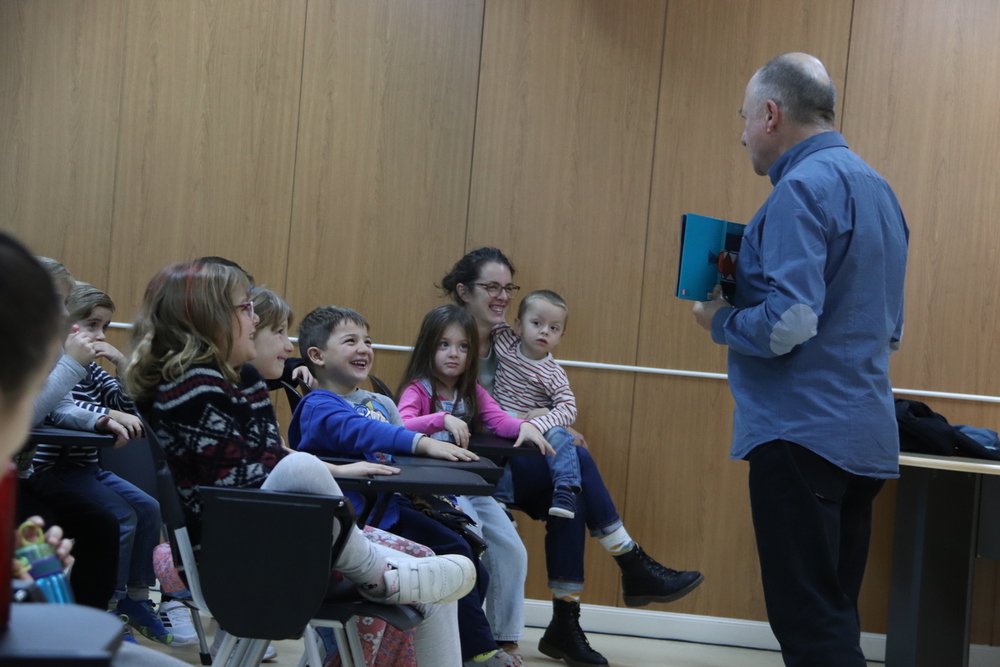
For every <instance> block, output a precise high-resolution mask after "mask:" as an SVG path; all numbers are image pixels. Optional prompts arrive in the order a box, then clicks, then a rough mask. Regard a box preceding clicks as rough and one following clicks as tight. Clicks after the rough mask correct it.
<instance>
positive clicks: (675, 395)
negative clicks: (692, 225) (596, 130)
mask: <svg viewBox="0 0 1000 667" xmlns="http://www.w3.org/2000/svg"><path fill="white" fill-rule="evenodd" d="M776 17H779V18H778V19H776ZM850 19H851V2H850V1H849V0H847V1H843V2H819V1H812V2H802V1H800V0H779V1H775V2H770V3H768V5H767V6H766V7H764V6H762V5H761V4H760V3H756V2H749V1H742V2H729V1H722V0H719V1H715V2H701V1H697V2H696V1H693V0H691V1H677V0H675V1H674V2H671V3H670V7H669V10H668V12H667V26H666V36H665V47H664V48H665V50H664V56H663V73H662V77H661V89H660V104H659V115H658V121H657V131H656V153H655V158H654V168H653V181H652V193H651V201H650V216H649V233H648V235H647V238H646V246H645V247H646V257H645V271H644V275H643V290H642V321H641V325H640V331H639V353H638V359H639V364H640V365H643V366H658V367H666V368H679V369H686V370H697V371H715V372H724V371H725V349H724V348H722V347H721V346H718V345H715V344H714V343H712V341H711V340H710V338H709V336H708V334H707V333H706V332H705V331H704V330H702V329H701V328H700V327H698V326H697V325H696V324H695V323H694V319H693V317H692V316H691V306H692V304H691V302H688V301H681V300H679V299H677V298H675V297H674V287H675V283H676V277H677V274H676V270H677V269H676V261H677V260H676V258H677V252H678V236H679V229H680V217H681V215H682V214H683V213H685V212H688V211H692V212H699V213H704V214H707V215H713V216H719V217H726V218H729V219H731V220H738V221H743V222H746V221H748V220H749V218H750V217H751V216H752V215H753V213H754V212H755V211H756V210H757V208H758V207H759V206H760V205H761V204H762V203H763V202H764V200H765V199H766V197H767V194H768V193H769V191H770V183H769V182H768V181H767V179H765V178H760V177H758V176H756V175H755V174H754V173H753V170H752V168H751V166H750V162H749V159H748V157H747V154H746V150H745V149H744V148H743V147H742V146H741V145H740V143H739V139H740V134H741V133H742V131H743V125H742V120H741V119H740V117H739V115H738V111H739V109H740V107H741V106H742V104H743V94H744V90H745V88H746V83H747V81H748V80H749V79H750V77H751V76H752V74H753V73H754V71H755V70H756V69H757V68H758V67H760V66H761V65H763V64H764V63H765V62H766V61H767V60H768V59H770V58H771V57H773V56H775V55H778V54H780V53H784V52H787V51H807V52H810V53H814V54H816V55H817V56H818V57H820V58H821V59H822V60H823V61H824V62H825V63H826V64H827V66H828V67H829V68H830V71H831V73H832V75H833V76H834V78H835V79H836V80H837V81H838V82H842V81H843V78H844V71H845V69H846V64H847V45H848V43H849V38H850ZM732 405H733V404H732V398H731V395H730V393H729V388H728V386H727V385H726V384H725V382H721V381H719V380H701V379H690V378H677V377H660V376H640V377H639V378H638V379H637V381H636V393H635V405H634V409H633V413H632V439H631V444H630V465H629V473H628V480H629V485H628V503H627V506H628V508H629V511H628V516H629V518H630V522H629V525H630V526H633V527H632V528H631V530H632V531H633V532H635V531H639V530H648V531H650V532H651V533H652V534H653V535H654V538H653V542H652V545H651V546H655V547H656V551H654V552H655V553H657V554H661V553H662V554H665V557H666V558H665V559H666V561H667V563H668V565H670V566H671V567H680V568H685V569H689V568H698V569H701V570H702V571H703V572H704V573H705V576H706V582H705V584H703V586H702V588H701V590H699V591H698V592H697V593H695V594H694V595H691V596H690V597H689V598H686V599H684V600H682V601H680V602H678V603H676V604H673V605H670V606H669V610H670V611H682V612H694V613H698V614H706V615H710V616H728V617H736V618H749V619H756V620H764V619H766V614H765V613H764V607H763V592H762V590H761V588H760V572H759V567H758V564H757V553H756V546H755V542H754V537H753V528H752V525H751V522H750V512H749V500H748V497H747V489H746V475H747V467H746V464H745V463H740V462H734V461H730V460H729V457H728V455H729V445H730V442H731V438H732V430H731V428H732ZM662 525H667V526H669V528H668V529H666V530H659V531H658V532H657V531H656V527H657V526H662Z"/></svg>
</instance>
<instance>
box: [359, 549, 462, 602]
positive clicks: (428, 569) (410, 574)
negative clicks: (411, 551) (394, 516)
mask: <svg viewBox="0 0 1000 667" xmlns="http://www.w3.org/2000/svg"><path fill="white" fill-rule="evenodd" d="M386 562H387V564H388V565H389V569H388V570H386V572H385V588H386V591H385V594H384V595H381V596H377V597H376V596H372V595H371V594H369V593H365V592H364V590H363V589H362V593H363V594H364V595H366V596H368V597H371V598H372V599H374V600H377V601H378V602H384V603H386V604H416V603H420V602H422V603H425V604H433V603H435V602H452V601H453V600H458V599H459V598H462V597H465V595H467V594H468V592H469V591H471V590H472V587H473V586H474V585H475V584H476V568H475V566H474V565H473V564H472V561H471V560H469V559H468V558H466V557H465V556H459V555H455V554H445V555H443V556H431V557H429V558H400V559H389V560H387V561H386Z"/></svg>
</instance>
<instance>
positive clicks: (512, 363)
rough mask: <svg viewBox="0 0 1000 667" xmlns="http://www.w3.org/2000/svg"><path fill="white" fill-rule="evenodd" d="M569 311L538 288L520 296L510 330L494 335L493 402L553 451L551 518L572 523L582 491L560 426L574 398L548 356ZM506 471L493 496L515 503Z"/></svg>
mask: <svg viewBox="0 0 1000 667" xmlns="http://www.w3.org/2000/svg"><path fill="white" fill-rule="evenodd" d="M568 317H569V308H568V307H567V306H566V302H565V301H564V300H563V298H562V297H561V296H559V295H558V294H556V293H555V292H552V291H550V290H538V291H535V292H532V293H531V294H529V295H527V296H526V297H524V299H522V300H521V305H520V307H519V308H518V310H517V319H516V320H514V328H513V329H512V328H510V327H509V326H507V325H506V324H502V325H500V326H499V327H497V328H496V329H494V333H493V344H494V349H495V350H496V354H497V372H496V381H495V389H494V398H496V400H497V403H499V404H500V407H501V408H503V409H504V410H505V411H507V412H508V413H509V414H511V415H513V416H515V417H519V418H521V419H530V420H531V421H532V423H533V424H535V425H536V426H538V429H539V430H540V431H542V432H543V433H544V434H545V439H546V440H548V441H549V444H550V445H552V448H553V449H555V456H547V457H545V460H546V461H547V462H548V464H549V473H550V474H551V477H552V486H553V488H554V491H553V493H552V506H551V507H550V508H549V514H550V515H551V516H556V517H564V518H567V519H572V518H573V517H574V516H575V515H576V495H577V494H578V493H579V492H580V461H579V459H578V458H577V455H576V449H575V447H576V446H575V445H574V444H573V436H572V435H570V434H569V432H568V431H567V430H566V429H565V428H564V427H566V426H571V425H572V424H573V422H574V421H576V398H575V397H574V396H573V390H572V389H570V386H569V379H568V378H567V377H566V371H564V370H563V368H562V366H560V365H559V364H557V363H556V360H555V359H554V358H553V357H552V350H554V349H555V348H556V346H557V345H559V341H560V340H561V339H562V337H563V334H564V333H565V331H566V320H567V318H568ZM513 496H514V491H513V485H512V483H511V478H510V468H509V467H508V468H507V469H505V470H504V475H503V477H502V478H501V479H500V481H499V483H498V484H497V487H496V493H495V497H496V498H497V500H499V501H501V502H505V503H510V502H512V501H513V499H514V498H513Z"/></svg>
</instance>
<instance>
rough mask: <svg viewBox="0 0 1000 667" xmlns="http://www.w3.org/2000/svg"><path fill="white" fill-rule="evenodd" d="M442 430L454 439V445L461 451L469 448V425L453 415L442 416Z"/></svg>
mask: <svg viewBox="0 0 1000 667" xmlns="http://www.w3.org/2000/svg"><path fill="white" fill-rule="evenodd" d="M444 430H446V431H448V433H451V437H453V438H455V444H456V445H458V446H459V447H461V448H462V449H468V448H469V425H468V424H466V423H465V422H464V421H462V420H461V419H459V418H458V417H456V416H455V415H445V416H444Z"/></svg>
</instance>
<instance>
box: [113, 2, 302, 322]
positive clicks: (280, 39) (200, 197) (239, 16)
mask: <svg viewBox="0 0 1000 667" xmlns="http://www.w3.org/2000/svg"><path fill="white" fill-rule="evenodd" d="M305 7H306V3H305V1H304V0H294V1H289V2H280V3H274V2H268V1H267V0H254V1H250V2H241V3H235V2H217V3H195V2H177V3H175V2H169V1H162V0H147V1H145V2H133V3H130V4H129V17H128V26H127V30H126V38H127V45H126V50H125V61H126V62H125V79H124V84H123V92H122V110H123V112H122V129H121V141H120V147H119V151H118V171H117V179H116V194H115V208H114V211H115V212H114V216H115V230H114V239H113V248H112V258H111V261H112V265H111V286H112V290H111V291H112V293H113V294H114V295H115V296H116V298H117V299H118V300H119V303H120V304H122V306H124V308H122V309H121V310H124V313H122V314H123V315H130V314H131V312H132V311H133V309H134V308H135V307H136V306H137V305H138V303H139V301H140V300H141V298H142V292H143V290H144V288H145V285H146V283H147V281H148V279H149V278H150V276H151V275H152V274H153V273H155V272H156V271H157V270H158V269H159V268H161V267H162V266H164V265H166V264H167V263H169V262H172V261H178V260H186V259H193V258H196V257H199V256H203V255H221V256H224V257H228V258H230V259H232V260H234V261H236V262H238V263H239V264H241V265H242V266H243V267H244V268H246V269H247V270H248V271H250V272H251V273H253V274H254V275H255V277H256V278H257V281H258V282H259V283H262V284H263V283H266V284H268V285H271V286H272V287H275V288H276V289H277V290H278V291H279V292H280V291H282V290H283V288H284V277H285V266H286V263H287V260H288V252H287V240H288V227H289V216H290V212H291V198H292V179H293V167H294V158H295V137H296V123H297V120H298V104H299V84H300V81H301V65H302V35H303V31H304V21H305Z"/></svg>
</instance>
